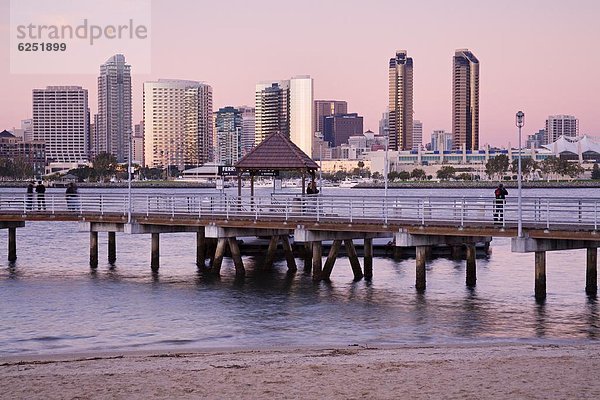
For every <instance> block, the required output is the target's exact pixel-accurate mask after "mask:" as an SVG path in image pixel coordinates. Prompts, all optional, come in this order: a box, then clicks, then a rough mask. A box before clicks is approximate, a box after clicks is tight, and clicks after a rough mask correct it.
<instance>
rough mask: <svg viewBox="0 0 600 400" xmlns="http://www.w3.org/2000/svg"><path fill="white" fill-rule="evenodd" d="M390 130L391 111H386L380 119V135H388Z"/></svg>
mask: <svg viewBox="0 0 600 400" xmlns="http://www.w3.org/2000/svg"><path fill="white" fill-rule="evenodd" d="M389 132H390V112H389V111H386V112H384V113H383V114H381V119H380V120H379V136H385V137H387V136H388V134H389Z"/></svg>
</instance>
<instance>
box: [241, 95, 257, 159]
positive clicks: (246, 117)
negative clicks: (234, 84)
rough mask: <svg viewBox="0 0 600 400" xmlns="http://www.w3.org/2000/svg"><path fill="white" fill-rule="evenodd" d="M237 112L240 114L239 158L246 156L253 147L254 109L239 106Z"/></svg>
mask: <svg viewBox="0 0 600 400" xmlns="http://www.w3.org/2000/svg"><path fill="white" fill-rule="evenodd" d="M237 109H238V110H240V112H241V113H242V146H241V147H242V154H241V157H243V156H245V155H246V154H248V152H249V151H250V150H252V148H253V147H254V137H255V128H254V124H255V123H256V110H255V108H254V107H248V106H239V107H237Z"/></svg>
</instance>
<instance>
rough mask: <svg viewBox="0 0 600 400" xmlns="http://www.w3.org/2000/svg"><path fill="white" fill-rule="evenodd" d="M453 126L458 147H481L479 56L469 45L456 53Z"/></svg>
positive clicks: (453, 83) (453, 76) (453, 72)
mask: <svg viewBox="0 0 600 400" xmlns="http://www.w3.org/2000/svg"><path fill="white" fill-rule="evenodd" d="M452 129H453V131H452V132H453V133H454V140H453V147H454V149H455V150H460V149H462V146H463V145H464V146H465V149H466V150H479V60H478V59H477V57H475V55H474V54H473V53H472V52H470V51H469V50H468V49H458V50H456V52H455V53H454V62H453V69H452Z"/></svg>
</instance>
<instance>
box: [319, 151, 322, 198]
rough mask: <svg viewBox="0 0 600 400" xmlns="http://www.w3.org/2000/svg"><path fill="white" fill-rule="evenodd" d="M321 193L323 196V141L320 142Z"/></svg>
mask: <svg viewBox="0 0 600 400" xmlns="http://www.w3.org/2000/svg"><path fill="white" fill-rule="evenodd" d="M319 192H321V194H323V140H321V141H320V142H319Z"/></svg>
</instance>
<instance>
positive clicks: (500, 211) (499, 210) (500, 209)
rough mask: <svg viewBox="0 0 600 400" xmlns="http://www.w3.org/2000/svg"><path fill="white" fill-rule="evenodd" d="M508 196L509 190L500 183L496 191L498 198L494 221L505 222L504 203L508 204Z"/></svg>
mask: <svg viewBox="0 0 600 400" xmlns="http://www.w3.org/2000/svg"><path fill="white" fill-rule="evenodd" d="M507 195H508V190H506V188H505V187H504V185H503V184H501V183H500V184H499V185H498V187H497V188H496V190H494V197H495V198H496V200H495V202H494V221H498V222H502V221H504V203H506V196H507Z"/></svg>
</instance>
